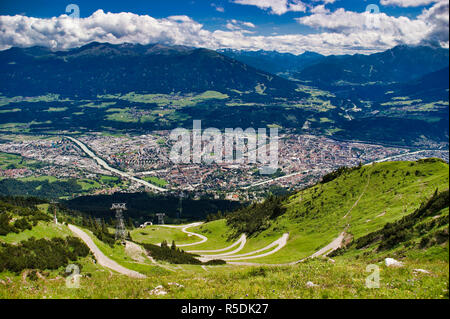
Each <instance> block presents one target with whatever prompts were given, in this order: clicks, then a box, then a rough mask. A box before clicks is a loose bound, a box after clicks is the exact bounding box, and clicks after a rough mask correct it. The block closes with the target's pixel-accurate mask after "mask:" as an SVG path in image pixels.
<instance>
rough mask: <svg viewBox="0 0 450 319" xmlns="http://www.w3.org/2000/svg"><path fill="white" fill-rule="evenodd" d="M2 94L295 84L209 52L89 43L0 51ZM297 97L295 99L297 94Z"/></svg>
mask: <svg viewBox="0 0 450 319" xmlns="http://www.w3.org/2000/svg"><path fill="white" fill-rule="evenodd" d="M0 67H1V69H2V73H1V74H0V87H1V88H2V92H1V93H3V94H4V95H8V96H17V95H20V96H24V95H26V96H33V95H42V94H47V93H56V94H61V95H66V96H78V97H93V96H94V97H95V96H97V95H99V94H118V93H119V94H120V93H128V92H141V93H165V94H168V93H172V92H181V93H191V92H204V91H207V90H214V91H220V92H223V93H226V92H231V91H232V90H233V91H240V92H254V91H255V88H256V87H261V88H264V92H265V93H266V94H269V95H273V96H291V95H293V94H294V93H295V89H296V87H297V86H296V84H295V83H293V82H291V81H288V80H286V79H283V78H280V77H278V76H275V75H273V74H269V73H267V72H264V71H260V70H257V69H255V68H253V67H250V66H248V65H246V64H244V63H241V62H239V61H236V60H233V59H231V58H229V57H226V56H224V55H222V54H219V53H217V52H215V51H212V50H207V49H198V48H189V47H184V46H165V45H161V44H152V45H146V46H143V45H138V44H121V45H112V44H107V43H97V42H94V43H90V44H88V45H85V46H83V47H81V48H77V49H72V50H68V51H57V52H53V51H51V50H49V49H46V48H42V47H32V48H25V49H22V48H11V49H9V50H5V51H2V52H0ZM297 95H299V94H297Z"/></svg>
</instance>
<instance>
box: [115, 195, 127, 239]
mask: <svg viewBox="0 0 450 319" xmlns="http://www.w3.org/2000/svg"><path fill="white" fill-rule="evenodd" d="M111 210H114V211H115V212H116V220H117V221H116V233H115V238H116V240H120V241H121V242H125V239H126V238H127V230H126V229H125V223H124V222H123V213H122V212H123V211H124V210H127V207H126V204H124V203H117V204H112V206H111Z"/></svg>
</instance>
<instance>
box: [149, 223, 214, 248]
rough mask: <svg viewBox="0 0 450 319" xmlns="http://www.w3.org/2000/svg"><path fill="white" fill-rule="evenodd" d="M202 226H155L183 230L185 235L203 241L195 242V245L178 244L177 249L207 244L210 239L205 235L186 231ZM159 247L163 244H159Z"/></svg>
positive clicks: (195, 224) (194, 224)
mask: <svg viewBox="0 0 450 319" xmlns="http://www.w3.org/2000/svg"><path fill="white" fill-rule="evenodd" d="M202 224H203V222H200V223H193V224H189V225H181V226H178V225H155V226H160V227H167V228H181V231H182V232H183V233H185V234H188V235H191V236H196V237H199V238H200V239H201V241H198V242H195V243H192V244H181V245H178V244H177V247H189V246H194V245H200V244H203V243H204V242H206V241H207V240H208V237H205V236H203V235H200V234H197V233H193V232H190V231H187V230H186V229H188V228H191V227H196V226H200V225H202ZM159 245H161V244H159ZM159 245H158V246H159Z"/></svg>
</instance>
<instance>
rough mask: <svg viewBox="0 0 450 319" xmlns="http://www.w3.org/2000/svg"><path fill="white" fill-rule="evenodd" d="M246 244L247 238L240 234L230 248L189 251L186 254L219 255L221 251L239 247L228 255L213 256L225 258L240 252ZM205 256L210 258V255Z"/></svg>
mask: <svg viewBox="0 0 450 319" xmlns="http://www.w3.org/2000/svg"><path fill="white" fill-rule="evenodd" d="M246 243H247V236H245V234H242V235H241V237H240V238H239V239H238V240H237V241H236V242H235V243H234V244H232V245H231V246H228V247H225V248H222V249H216V250H190V251H188V253H195V254H209V253H220V252H222V251H227V250H230V249H232V248H234V247H235V246H237V245H239V244H240V245H239V247H238V248H237V249H236V250H233V251H230V252H228V253H225V254H220V255H214V256H226V255H232V254H235V253H237V252H239V251H241V250H242V248H244V245H245V244H246ZM206 256H212V255H206Z"/></svg>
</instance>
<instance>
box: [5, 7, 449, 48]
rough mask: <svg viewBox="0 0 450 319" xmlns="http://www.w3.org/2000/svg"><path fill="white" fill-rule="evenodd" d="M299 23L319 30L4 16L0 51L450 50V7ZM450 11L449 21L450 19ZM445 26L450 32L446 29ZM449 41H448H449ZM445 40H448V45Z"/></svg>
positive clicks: (122, 16) (343, 14) (114, 17)
mask: <svg viewBox="0 0 450 319" xmlns="http://www.w3.org/2000/svg"><path fill="white" fill-rule="evenodd" d="M317 12H318V13H314V14H312V15H310V16H307V17H304V18H300V19H299V20H298V21H299V23H302V24H305V25H308V26H310V27H313V28H318V29H319V32H316V33H311V34H290V35H278V34H276V35H271V36H262V35H255V34H254V33H252V31H250V29H253V28H254V27H255V26H254V25H253V24H252V23H251V22H245V21H238V20H230V21H228V23H229V25H228V26H229V27H230V28H228V29H224V30H216V31H209V30H206V29H204V28H203V25H202V24H200V23H198V22H196V21H194V20H193V19H191V18H190V17H187V16H171V17H167V18H163V19H155V18H153V17H151V16H148V15H137V14H134V13H127V12H122V13H105V12H103V11H102V10H98V11H96V12H95V13H93V14H92V15H91V16H90V17H86V18H81V19H73V18H70V17H68V16H67V15H61V16H59V17H53V18H50V19H40V18H33V17H27V16H22V15H15V16H0V50H4V49H7V48H9V47H11V46H18V47H29V46H36V45H40V46H46V47H51V48H54V49H68V48H74V47H79V46H82V45H85V44H87V43H90V42H93V41H97V42H109V43H112V44H119V43H140V44H149V43H157V42H158V43H163V44H169V45H175V44H176V45H187V46H193V47H205V48H210V49H219V48H232V49H242V50H261V49H262V50H268V51H272V50H276V51H280V52H290V53H294V54H300V53H303V52H304V51H315V52H319V53H322V54H353V53H373V52H378V51H382V50H386V49H388V48H391V47H393V46H395V45H397V44H418V43H422V42H425V41H428V40H430V41H437V40H438V41H439V42H440V43H441V44H442V45H444V46H445V45H447V46H448V5H447V6H443V5H440V6H438V5H435V6H433V7H432V8H430V9H428V10H424V11H423V13H422V15H420V16H419V17H418V18H417V19H415V20H410V19H408V18H406V17H399V18H395V17H389V16H387V15H385V14H380V17H381V21H382V25H381V27H380V28H379V29H376V28H368V27H367V26H365V25H364V23H365V15H366V13H355V12H348V11H345V10H337V11H335V12H333V13H330V12H329V11H327V10H321V11H320V10H318V11H317ZM445 12H447V17H445ZM445 26H446V27H447V29H446V30H445ZM446 39H447V40H446ZM445 40H446V41H445Z"/></svg>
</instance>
